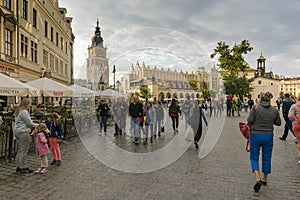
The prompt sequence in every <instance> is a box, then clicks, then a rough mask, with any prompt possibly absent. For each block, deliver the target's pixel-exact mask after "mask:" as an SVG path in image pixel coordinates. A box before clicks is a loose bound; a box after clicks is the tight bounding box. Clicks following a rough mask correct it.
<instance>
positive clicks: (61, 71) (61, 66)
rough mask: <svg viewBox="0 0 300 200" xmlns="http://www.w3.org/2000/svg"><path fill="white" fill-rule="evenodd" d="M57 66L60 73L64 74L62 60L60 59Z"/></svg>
mask: <svg viewBox="0 0 300 200" xmlns="http://www.w3.org/2000/svg"><path fill="white" fill-rule="evenodd" d="M59 68H60V71H59V73H60V75H63V74H64V62H63V61H62V60H61V61H60V66H59Z"/></svg>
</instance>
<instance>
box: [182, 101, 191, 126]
mask: <svg viewBox="0 0 300 200" xmlns="http://www.w3.org/2000/svg"><path fill="white" fill-rule="evenodd" d="M190 99H191V97H190V96H187V97H186V100H185V101H184V103H183V104H182V106H181V111H182V112H183V114H184V118H185V126H186V125H187V121H188V119H189V115H190V109H191V108H192V102H191V100H190Z"/></svg>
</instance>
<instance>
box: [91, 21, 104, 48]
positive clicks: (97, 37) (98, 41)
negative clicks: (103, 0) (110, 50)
mask: <svg viewBox="0 0 300 200" xmlns="http://www.w3.org/2000/svg"><path fill="white" fill-rule="evenodd" d="M95 29H96V30H95V35H94V37H93V39H92V45H93V46H100V47H103V38H102V36H101V31H100V27H99V18H97V26H96V28H95Z"/></svg>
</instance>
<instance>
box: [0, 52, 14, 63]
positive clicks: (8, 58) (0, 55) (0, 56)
mask: <svg viewBox="0 0 300 200" xmlns="http://www.w3.org/2000/svg"><path fill="white" fill-rule="evenodd" d="M0 59H2V60H5V61H7V62H10V63H15V64H16V63H17V61H18V59H17V58H15V57H13V56H10V55H7V54H4V53H0Z"/></svg>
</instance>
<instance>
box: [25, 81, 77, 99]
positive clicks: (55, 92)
mask: <svg viewBox="0 0 300 200" xmlns="http://www.w3.org/2000/svg"><path fill="white" fill-rule="evenodd" d="M27 84H28V85H30V86H32V87H34V88H37V89H38V90H40V91H41V93H42V94H43V96H46V97H71V96H72V94H73V90H72V89H70V88H69V87H68V86H66V85H64V84H61V83H59V82H56V81H54V80H52V79H49V78H46V77H43V78H39V79H36V80H33V81H30V82H27Z"/></svg>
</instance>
